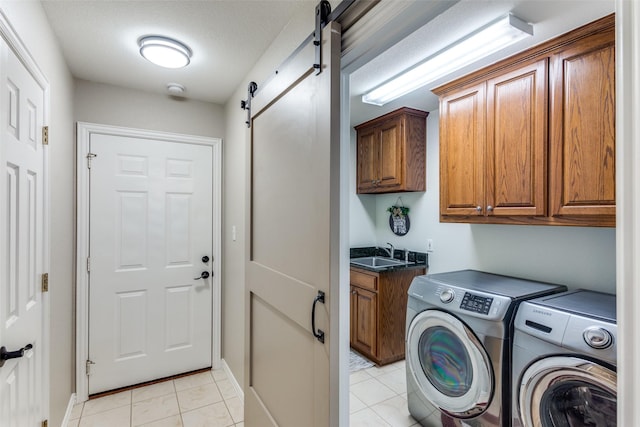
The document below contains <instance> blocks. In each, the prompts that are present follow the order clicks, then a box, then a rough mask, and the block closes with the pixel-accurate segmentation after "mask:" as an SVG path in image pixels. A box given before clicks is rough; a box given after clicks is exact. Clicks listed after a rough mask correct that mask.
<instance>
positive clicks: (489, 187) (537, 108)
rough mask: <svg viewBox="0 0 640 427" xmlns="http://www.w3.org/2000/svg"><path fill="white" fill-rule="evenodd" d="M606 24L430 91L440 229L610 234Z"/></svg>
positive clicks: (610, 82) (611, 21)
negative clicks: (561, 228) (483, 226)
mask: <svg viewBox="0 0 640 427" xmlns="http://www.w3.org/2000/svg"><path fill="white" fill-rule="evenodd" d="M614 26H615V18H614V15H610V16H607V17H604V18H602V19H600V20H598V21H595V22H593V23H591V24H588V25H585V26H583V27H580V28H578V29H576V30H574V31H571V32H569V33H567V34H564V35H562V36H559V37H557V38H555V39H552V40H550V41H548V42H545V43H543V44H541V45H538V46H536V47H533V48H531V49H529V50H527V51H524V52H521V53H519V54H517V55H514V56H512V57H510V58H507V59H505V60H503V61H500V62H498V63H496V64H493V65H490V66H488V67H486V68H483V69H481V70H478V71H476V72H474V73H472V74H469V75H467V76H465V77H461V78H459V79H457V80H454V81H452V82H450V83H447V84H445V85H443V86H440V87H438V88H436V89H434V90H433V92H434V93H435V94H436V95H438V96H439V97H440V219H441V221H443V222H470V223H501V224H542V225H583V226H615V56H614V54H615V31H614Z"/></svg>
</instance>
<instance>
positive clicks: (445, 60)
mask: <svg viewBox="0 0 640 427" xmlns="http://www.w3.org/2000/svg"><path fill="white" fill-rule="evenodd" d="M532 35H533V26H532V25H530V24H528V23H526V22H524V21H523V20H521V19H519V18H517V17H515V16H513V15H511V14H508V15H505V16H503V17H501V18H499V19H496V20H495V21H493V22H490V23H489V24H487V25H485V26H483V27H481V28H478V29H477V30H475V31H474V32H472V33H470V34H469V35H467V36H465V37H464V38H462V39H460V40H458V41H456V42H455V43H453V44H451V45H449V46H447V47H446V48H444V49H442V50H441V51H439V52H437V53H435V54H434V55H432V56H430V57H428V58H427V59H425V60H424V61H422V62H420V63H418V64H416V65H415V66H413V67H412V68H410V69H408V70H407V71H404V72H403V73H402V74H399V75H397V76H396V77H394V78H392V79H391V80H389V81H387V82H386V83H384V84H382V85H381V86H378V87H377V88H375V89H374V90H372V91H371V92H369V93H367V94H365V95H363V96H362V102H365V103H367V104H373V105H384V104H386V103H388V102H390V101H393V100H394V99H397V98H400V97H401V96H403V95H406V94H407V93H409V92H413V91H414V90H416V89H418V88H420V87H422V86H424V85H426V84H427V83H431V82H433V81H435V80H437V79H439V78H440V77H443V76H445V75H447V74H449V73H451V72H453V71H456V70H458V69H460V68H462V67H464V66H465V65H469V64H471V63H473V62H475V61H477V60H478V59H480V58H484V57H485V56H488V55H490V54H492V53H494V52H497V51H499V50H500V49H503V48H505V47H507V46H509V45H511V44H513V43H516V42H518V41H520V40H522V39H524V38H525V37H528V36H532Z"/></svg>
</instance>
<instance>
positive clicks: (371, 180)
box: [356, 128, 380, 193]
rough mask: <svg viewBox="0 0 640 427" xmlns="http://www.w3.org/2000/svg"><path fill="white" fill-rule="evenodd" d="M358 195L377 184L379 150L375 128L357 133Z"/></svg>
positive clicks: (368, 190)
mask: <svg viewBox="0 0 640 427" xmlns="http://www.w3.org/2000/svg"><path fill="white" fill-rule="evenodd" d="M356 149H357V159H358V160H357V162H358V173H357V176H358V193H367V192H370V190H372V189H374V188H375V187H376V186H377V184H378V175H379V170H378V161H379V158H380V148H379V144H378V135H377V132H376V128H369V129H363V130H361V131H358V143H357V148H356Z"/></svg>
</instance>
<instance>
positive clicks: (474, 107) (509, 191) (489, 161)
mask: <svg viewBox="0 0 640 427" xmlns="http://www.w3.org/2000/svg"><path fill="white" fill-rule="evenodd" d="M546 93H547V61H546V60H540V61H536V62H533V63H530V64H526V65H519V66H518V67H516V68H514V69H511V70H508V71H505V72H504V73H502V74H500V75H499V76H497V77H494V78H492V79H489V80H487V81H483V82H481V83H479V84H476V85H473V86H470V87H468V88H465V89H462V90H459V91H455V92H453V93H451V94H448V95H445V96H443V97H441V100H440V142H441V144H440V203H441V209H440V213H441V215H442V217H443V219H444V220H446V219H447V218H446V217H448V216H476V217H485V216H501V215H506V216H514V215H515V216H518V215H533V216H535V215H545V214H546V203H545V197H546V186H545V184H544V183H545V174H546V169H545V161H546V143H547V138H546V117H547V116H546V111H547V109H546V105H547V97H546Z"/></svg>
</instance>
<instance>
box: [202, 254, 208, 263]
mask: <svg viewBox="0 0 640 427" xmlns="http://www.w3.org/2000/svg"><path fill="white" fill-rule="evenodd" d="M202 262H204V263H205V264H206V263H208V262H209V257H208V256H206V255H205V256H203V257H202Z"/></svg>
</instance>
